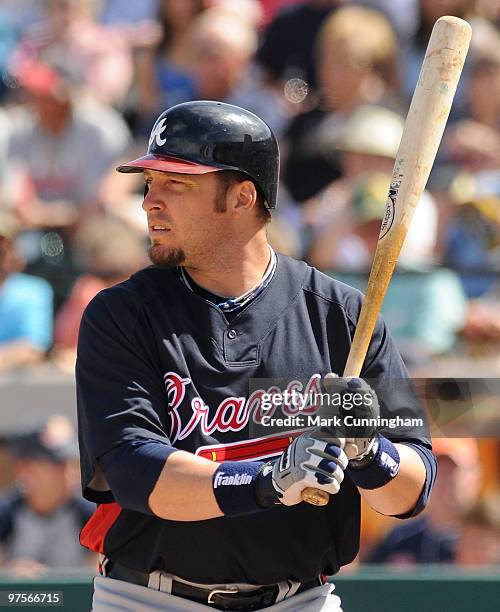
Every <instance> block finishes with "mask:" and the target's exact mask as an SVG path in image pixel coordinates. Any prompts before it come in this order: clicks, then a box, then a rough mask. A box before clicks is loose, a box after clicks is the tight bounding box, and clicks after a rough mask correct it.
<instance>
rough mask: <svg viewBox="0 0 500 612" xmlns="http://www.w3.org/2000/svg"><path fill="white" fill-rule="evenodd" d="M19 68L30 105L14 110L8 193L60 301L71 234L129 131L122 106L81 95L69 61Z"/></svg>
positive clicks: (32, 264)
mask: <svg viewBox="0 0 500 612" xmlns="http://www.w3.org/2000/svg"><path fill="white" fill-rule="evenodd" d="M14 74H15V76H16V78H17V80H18V82H19V84H20V85H21V87H22V88H23V91H24V94H25V96H26V100H27V104H26V105H21V106H19V107H17V108H16V109H14V110H13V112H12V129H11V132H10V136H9V140H8V147H7V156H8V165H9V167H8V170H7V172H6V173H5V176H6V180H5V181H4V193H5V198H6V201H7V203H8V205H9V206H10V207H11V208H12V209H13V210H14V211H15V212H16V214H17V215H18V217H19V219H20V221H21V223H22V225H23V229H26V230H30V231H29V232H25V233H24V234H23V240H24V242H23V245H24V248H25V254H26V256H27V259H28V263H29V267H28V270H29V271H32V272H35V273H37V274H39V275H40V276H44V277H46V278H47V279H48V280H50V281H51V282H52V283H53V286H54V289H55V291H56V307H57V306H58V305H59V303H60V300H61V299H63V298H64V295H65V293H66V291H67V283H68V282H71V275H72V270H73V263H72V254H71V238H72V233H73V231H74V229H75V228H76V227H77V226H78V224H79V223H80V222H81V220H82V219H83V218H85V216H87V215H88V214H90V213H92V212H93V211H95V210H96V209H97V208H98V206H99V201H98V192H99V188H100V182H101V180H102V179H103V177H104V176H105V174H106V172H107V171H108V169H109V168H110V167H111V166H112V165H113V163H114V161H115V160H116V159H117V158H118V157H119V156H120V155H121V154H122V153H123V152H124V151H125V149H126V148H127V146H128V144H129V132H128V129H127V127H126V125H125V123H124V121H123V120H122V119H121V117H120V116H119V114H118V113H117V112H116V111H114V110H113V109H111V108H110V107H105V106H103V105H101V104H99V105H97V104H94V103H91V102H90V101H89V100H88V98H84V99H83V100H82V99H81V97H80V90H79V88H78V84H79V82H78V74H77V73H75V69H74V66H73V65H72V64H71V63H70V64H67V63H65V62H64V61H62V62H61V61H55V60H50V61H48V60H47V61H46V62H44V63H42V62H39V61H34V60H23V61H21V62H20V63H19V64H17V65H15V66H14ZM64 274H67V275H68V276H69V280H65V281H64V282H62V278H63V275H64ZM61 284H62V286H61Z"/></svg>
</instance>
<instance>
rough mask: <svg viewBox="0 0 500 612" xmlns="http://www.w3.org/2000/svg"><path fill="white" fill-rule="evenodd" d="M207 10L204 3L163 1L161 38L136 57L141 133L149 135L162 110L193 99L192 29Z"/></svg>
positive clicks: (177, 0) (194, 0) (136, 120)
mask: <svg viewBox="0 0 500 612" xmlns="http://www.w3.org/2000/svg"><path fill="white" fill-rule="evenodd" d="M203 9H204V0H160V2H159V8H158V15H157V20H158V22H159V24H160V27H161V34H160V39H159V40H158V41H157V42H156V43H155V44H153V45H146V46H144V47H142V48H138V49H137V50H136V54H135V97H136V101H135V105H136V108H135V112H136V113H137V117H136V118H135V119H134V122H135V124H136V125H135V126H134V127H135V129H137V131H139V132H142V131H144V133H146V132H149V126H150V125H151V123H152V121H153V119H154V118H155V117H156V116H157V115H158V113H159V112H160V110H163V109H165V108H168V107H169V106H173V105H174V104H179V103H181V102H187V101H188V100H192V99H193V97H194V83H193V79H192V76H191V71H190V37H189V28H190V25H191V23H192V21H193V19H194V18H195V17H196V16H197V15H199V14H200V13H201V12H202V11H203ZM146 126H147V130H146Z"/></svg>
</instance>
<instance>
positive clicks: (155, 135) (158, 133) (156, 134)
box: [149, 117, 167, 147]
mask: <svg viewBox="0 0 500 612" xmlns="http://www.w3.org/2000/svg"><path fill="white" fill-rule="evenodd" d="M166 122H167V120H166V119H165V117H164V118H163V119H162V120H161V121H157V122H156V123H155V124H154V126H153V129H152V130H151V136H150V137H149V146H151V145H152V144H153V142H154V141H156V144H157V145H158V146H159V147H162V146H163V145H164V144H165V143H166V142H167V139H166V138H162V134H163V132H164V131H165V130H166V129H167V126H166V125H165V124H166Z"/></svg>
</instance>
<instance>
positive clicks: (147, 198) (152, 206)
mask: <svg viewBox="0 0 500 612" xmlns="http://www.w3.org/2000/svg"><path fill="white" fill-rule="evenodd" d="M142 209H143V210H144V211H145V212H151V211H152V210H164V209H165V202H164V201H163V200H162V198H161V197H160V196H159V194H158V192H157V191H156V190H155V189H154V188H151V187H148V186H146V189H145V190H144V199H143V201H142Z"/></svg>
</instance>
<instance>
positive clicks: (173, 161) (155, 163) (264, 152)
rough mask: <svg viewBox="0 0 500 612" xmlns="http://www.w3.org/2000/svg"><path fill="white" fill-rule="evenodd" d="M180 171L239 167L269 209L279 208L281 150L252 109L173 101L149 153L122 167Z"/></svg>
mask: <svg viewBox="0 0 500 612" xmlns="http://www.w3.org/2000/svg"><path fill="white" fill-rule="evenodd" d="M144 169H150V170H160V171H164V172H179V173H181V174H205V173H207V172H215V171H217V170H238V171H240V172H243V173H244V174H246V175H247V176H248V177H249V178H250V179H252V180H253V181H254V183H255V184H256V185H257V187H258V188H259V189H260V191H261V192H262V194H263V196H264V199H265V203H266V206H267V208H276V195H277V191H278V173H279V150H278V143H277V142H276V138H275V136H274V134H273V132H272V131H271V128H270V127H269V126H268V125H267V124H266V123H264V121H262V119H259V117H257V115H254V114H253V113H251V112H250V111H247V110H245V109H244V108H240V107H238V106H233V105H232V104H224V103H223V102H211V101H206V100H203V101H197V102H185V103H183V104H177V105H176V106H172V108H169V109H168V110H166V111H164V112H163V113H162V114H161V115H160V116H159V117H158V119H157V120H156V122H155V124H154V126H153V129H152V130H151V136H150V138H149V147H148V152H147V154H146V155H144V156H143V157H139V158H138V159H134V160H133V161H130V162H128V163H126V164H123V165H122V166H119V167H118V168H117V170H118V172H141V171H142V170H144Z"/></svg>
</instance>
